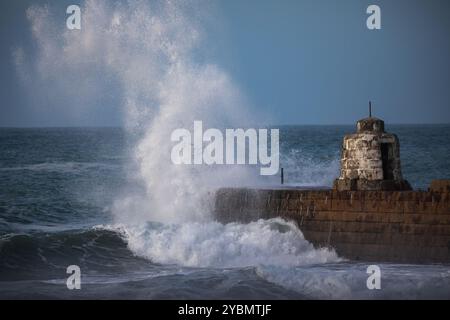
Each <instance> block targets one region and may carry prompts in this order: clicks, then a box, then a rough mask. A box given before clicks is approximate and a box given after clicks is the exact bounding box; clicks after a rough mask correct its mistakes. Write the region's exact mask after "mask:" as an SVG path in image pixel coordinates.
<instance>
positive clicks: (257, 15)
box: [0, 0, 450, 126]
mask: <svg viewBox="0 0 450 320" xmlns="http://www.w3.org/2000/svg"><path fill="white" fill-rule="evenodd" d="M212 2H213V4H214V6H215V7H214V9H211V15H212V16H214V18H213V19H212V21H217V24H214V22H211V21H209V23H210V25H209V26H208V27H207V28H206V30H207V40H206V42H205V44H204V45H205V51H208V55H209V59H210V60H211V61H212V62H214V63H215V64H217V65H219V66H220V67H221V68H222V69H224V70H225V71H226V72H227V73H228V74H229V75H230V76H231V77H232V79H233V81H234V83H235V84H236V85H237V86H238V87H239V88H240V90H241V91H242V92H243V93H244V94H245V96H246V98H247V100H248V101H249V105H250V108H252V109H253V111H254V112H258V111H261V112H262V113H267V114H270V122H271V123H273V124H350V123H354V122H355V120H357V119H359V118H361V117H364V116H366V115H367V104H368V100H369V99H370V100H372V101H373V105H374V114H375V115H376V116H379V117H381V118H383V119H384V120H385V121H387V122H389V123H449V122H450V90H449V83H450V58H449V57H450V34H449V33H450V2H449V1H446V0H414V1H407V0H396V1H364V0H345V1H344V0H341V1H338V0H320V1H318V0H315V1H314V0H307V1H305V0H292V1H291V0H281V1H275V0H224V1H212ZM34 3H40V4H42V3H48V4H49V6H59V7H61V8H62V9H61V10H63V11H64V6H65V5H66V4H72V3H75V4H76V3H77V1H28V0H23V1H2V2H1V4H0V38H1V51H0V70H1V75H0V81H1V84H2V85H1V86H0V96H1V97H2V104H1V106H0V126H83V125H102V126H103V125H111V126H118V125H121V124H122V123H121V115H120V111H119V110H120V106H113V107H111V108H110V109H109V110H108V112H93V111H91V112H90V113H89V116H86V117H76V118H71V117H70V115H67V114H65V113H64V112H63V111H61V112H58V111H56V112H55V110H58V109H57V108H56V109H47V110H52V111H48V114H45V113H44V114H43V113H42V110H41V109H39V108H35V106H34V105H33V104H34V103H36V104H38V103H42V102H39V101H33V99H29V98H27V96H28V94H29V92H27V89H26V88H25V87H24V86H23V85H21V83H20V80H19V78H18V77H17V74H16V73H17V72H16V70H15V67H14V64H13V59H12V57H11V56H12V51H13V49H14V48H16V47H17V46H21V47H24V48H25V49H27V50H28V51H30V52H33V50H35V48H34V45H33V40H32V38H31V35H30V26H29V23H28V21H27V19H26V18H25V10H26V9H27V8H28V7H29V6H30V5H31V4H34ZM78 3H79V2H78ZM370 4H377V5H379V6H380V8H381V14H382V17H381V19H382V20H381V21H382V22H381V24H382V29H381V30H375V31H371V30H368V29H367V27H366V19H367V17H368V15H367V14H366V8H367V6H368V5H370ZM64 20H65V16H64V15H62V17H61V22H62V24H63V23H64ZM28 90H29V88H28ZM99 103H102V102H99ZM108 103H109V104H115V103H116V104H120V101H119V100H117V101H115V100H114V99H110V100H109V101H108ZM36 110H41V111H36ZM99 110H103V109H102V108H100V107H99Z"/></svg>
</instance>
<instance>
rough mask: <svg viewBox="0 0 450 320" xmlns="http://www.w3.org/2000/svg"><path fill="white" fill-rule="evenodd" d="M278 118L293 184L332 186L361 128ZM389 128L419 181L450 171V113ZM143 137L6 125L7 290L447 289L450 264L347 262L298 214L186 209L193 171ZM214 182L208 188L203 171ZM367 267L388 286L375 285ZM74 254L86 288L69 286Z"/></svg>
mask: <svg viewBox="0 0 450 320" xmlns="http://www.w3.org/2000/svg"><path fill="white" fill-rule="evenodd" d="M279 128H280V154H281V156H280V166H281V167H283V168H284V172H285V182H286V184H287V185H290V186H295V185H298V186H303V187H304V186H315V187H317V186H321V187H331V185H332V182H333V179H335V178H336V177H337V176H338V173H339V157H340V150H341V142H342V137H343V136H344V134H347V133H352V132H354V131H355V128H354V126H281V127H279ZM387 130H388V131H389V132H392V133H396V134H397V135H398V137H399V139H400V145H401V159H402V169H403V175H404V177H405V178H406V179H407V180H408V181H409V182H410V183H411V185H412V186H413V188H414V189H422V190H426V189H427V188H428V186H429V183H430V182H431V180H433V179H449V178H450V125H391V126H387ZM137 139H138V138H136V137H133V135H132V134H130V133H129V132H127V130H125V129H122V128H0V299H449V298H450V265H446V264H427V265H415V264H392V263H384V262H382V261H380V262H378V263H377V262H373V261H372V262H364V261H358V262H354V261H349V260H346V259H344V258H343V257H339V256H338V255H337V254H336V253H335V252H334V251H333V250H330V249H324V248H322V249H321V248H314V247H313V245H312V244H310V243H308V242H307V241H306V240H305V239H304V237H303V235H302V233H301V231H300V230H298V229H297V227H296V226H295V224H293V223H292V222H290V221H285V220H282V219H271V220H259V221H254V222H252V223H249V224H240V223H230V224H221V223H219V222H217V221H215V220H214V216H213V214H212V212H208V210H209V211H213V208H212V206H209V207H208V206H203V207H202V208H203V209H202V210H201V211H202V212H201V213H200V212H190V211H196V210H197V209H196V208H197V207H198V208H200V207H199V206H194V205H192V204H193V202H195V201H198V197H197V198H196V197H186V196H185V194H184V193H183V192H182V189H180V188H177V186H179V185H181V184H182V182H185V181H184V180H183V181H178V180H177V179H178V177H180V179H181V180H182V179H189V177H192V175H186V174H184V172H181V171H180V172H179V174H178V173H177V171H175V174H173V171H171V172H170V174H168V175H165V174H164V172H162V173H161V172H157V171H161V170H160V169H159V167H157V168H152V167H150V168H148V167H146V166H145V162H146V159H148V158H147V157H142V156H140V155H141V154H142V150H141V149H142V144H140V148H141V149H139V148H136V145H139V143H136V140H137ZM168 141H170V140H169V139H168ZM153 147H154V149H153ZM150 149H151V152H153V154H154V155H155V156H156V155H158V152H159V151H158V148H157V146H151V148H150ZM151 152H150V154H152V153H151ZM153 158H154V157H153V156H152V157H151V158H150V159H153ZM177 170H178V169H177ZM181 170H185V169H181ZM197 170H198V169H197ZM257 172H258V171H257V170H254V171H251V172H250V173H249V175H252V174H255V175H257V174H258V173H257ZM258 179H261V177H258ZM258 179H255V181H251V182H250V180H244V181H237V185H241V186H245V182H246V181H248V184H252V185H254V184H258V183H268V184H271V185H274V186H277V185H278V186H279V176H274V177H272V178H271V180H270V181H265V182H264V181H262V182H261V181H258ZM147 180H151V182H149V181H147ZM209 180H211V181H215V182H216V183H215V184H214V187H208V190H207V191H208V192H207V193H204V194H200V193H202V192H203V190H204V188H198V189H197V188H196V187H195V183H198V185H199V186H200V185H202V186H204V185H205V183H206V182H205V181H209ZM221 181H222V180H219V181H217V176H215V175H214V172H213V171H211V172H209V171H208V172H207V173H206V174H203V175H202V176H201V180H199V181H194V182H193V183H191V184H190V185H191V186H192V185H194V187H193V188H191V189H193V190H191V189H190V190H188V191H186V193H188V194H194V195H195V194H200V197H199V198H202V199H204V200H207V201H205V202H207V203H212V202H213V197H214V191H215V190H216V189H217V188H218V187H220V182H221ZM223 181H225V180H223ZM191 182H192V181H191ZM217 182H219V183H217ZM182 185H184V184H182ZM160 186H162V187H164V188H163V189H158V188H159V187H160ZM208 186H209V185H208ZM223 186H226V185H225V183H224V185H223ZM152 190H163V192H162V191H161V192H156V195H157V197H155V194H152ZM136 194H138V195H139V196H135V195H136ZM163 195H165V196H164V199H163V200H164V201H161V198H162V196H163ZM211 199H212V200H211ZM208 201H209V202H208ZM155 204H157V205H155ZM179 208H185V209H186V210H181V209H179ZM205 208H206V209H205ZM198 210H200V209H198ZM166 212H167V215H170V219H164V215H165V213H166ZM370 265H377V266H379V268H380V271H381V276H380V288H379V289H369V288H368V286H367V281H368V278H369V276H370V274H368V273H367V269H368V267H369V266H370ZM69 266H78V267H79V270H80V278H81V282H80V288H79V289H76V288H75V289H69V288H68V286H67V283H68V279H69V278H70V277H71V275H72V274H71V273H70V272H69V273H68V267H69ZM69 280H70V279H69ZM69 282H70V281H69Z"/></svg>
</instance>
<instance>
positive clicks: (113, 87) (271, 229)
mask: <svg viewBox="0 0 450 320" xmlns="http://www.w3.org/2000/svg"><path fill="white" fill-rule="evenodd" d="M204 5H205V3H203V2H196V3H194V5H192V4H191V3H190V4H189V6H184V5H183V4H182V3H179V2H176V1H168V2H147V1H129V2H126V3H122V4H116V5H114V4H111V2H110V1H98V0H95V1H91V0H87V1H86V2H85V3H84V5H83V6H82V12H83V29H82V30H81V31H80V32H77V33H74V32H71V31H68V30H61V28H60V27H59V25H58V24H57V23H56V21H58V20H57V19H56V18H55V16H54V13H52V12H51V10H50V9H49V8H47V7H35V8H32V9H30V10H29V11H28V18H29V21H30V23H31V26H32V32H33V36H34V38H35V40H36V43H37V47H38V53H37V54H36V56H35V57H34V58H35V61H36V62H35V63H33V59H27V54H26V53H25V52H23V51H22V50H18V51H17V52H16V55H15V57H16V62H17V67H18V71H19V74H21V75H22V76H23V78H24V81H25V82H26V83H27V85H31V86H33V87H37V88H44V87H51V88H53V91H52V93H51V95H50V97H51V98H52V97H53V99H54V100H55V101H58V100H62V101H64V102H65V104H64V105H65V106H66V107H67V108H68V109H69V113H70V112H73V113H77V112H83V110H78V109H77V108H80V105H81V106H93V105H95V101H97V96H98V95H99V94H102V93H104V92H105V91H106V92H107V93H111V91H119V92H120V100H121V101H123V114H124V124H125V125H126V127H127V129H128V130H129V132H130V134H131V135H132V136H133V137H134V139H135V140H136V144H135V146H134V148H133V149H132V157H131V158H132V159H133V162H132V163H130V164H129V185H128V186H124V190H123V192H122V194H121V195H120V196H118V197H117V199H116V201H115V202H114V204H113V206H112V214H113V215H114V220H115V222H116V223H117V224H116V227H113V228H117V226H120V229H121V230H122V231H123V233H124V234H125V235H126V237H127V240H128V245H129V248H130V249H131V250H132V251H133V252H135V253H136V254H137V255H139V256H142V257H146V258H148V259H150V260H151V261H153V262H156V263H162V264H177V265H182V266H191V267H214V268H221V267H245V266H278V267H287V266H289V267H296V266H303V265H308V264H318V263H319V264H321V263H327V262H332V261H338V260H339V259H338V258H337V256H336V254H335V253H334V252H331V251H328V250H325V249H321V250H317V249H314V248H313V247H312V245H311V244H309V243H308V242H307V241H305V240H304V238H303V235H302V234H301V232H300V231H299V230H298V229H297V228H296V227H295V226H294V225H293V224H292V223H288V222H285V221H282V220H280V219H275V220H271V221H258V222H253V223H250V224H246V225H242V224H228V225H222V224H219V223H217V222H214V221H213V220H212V217H211V211H212V210H211V209H212V204H213V202H212V201H213V196H212V195H213V194H214V190H215V189H216V188H217V187H219V186H223V185H255V184H257V183H258V178H259V177H258V174H257V172H258V171H257V170H253V169H252V168H247V167H242V166H239V167H238V166H215V167H208V166H176V165H173V164H172V163H171V160H170V148H171V143H170V134H171V132H172V130H174V129H175V128H187V129H188V130H190V129H192V125H193V121H194V120H202V121H203V123H204V125H205V127H219V128H223V127H231V128H232V127H239V126H241V125H243V124H245V123H246V122H250V120H251V121H252V122H253V123H257V119H256V116H255V115H254V114H253V115H252V116H251V117H250V116H249V115H248V108H247V107H246V104H245V102H244V101H245V98H243V95H242V94H241V92H240V91H239V89H238V88H237V87H236V85H235V84H234V83H233V81H232V79H231V78H230V77H229V76H228V75H227V73H226V72H225V71H224V70H221V69H220V68H219V67H218V66H217V65H214V64H212V63H208V62H206V61H199V60H198V59H196V57H195V52H198V51H201V50H202V48H205V46H204V44H203V43H202V35H203V30H202V28H201V23H200V22H201V19H200V18H199V17H201V15H202V14H204V13H205V10H204V9H203V8H204ZM187 11H189V12H190V13H192V12H195V13H196V14H195V15H194V16H195V17H196V19H192V15H189V14H187ZM206 13H207V12H206ZM200 60H201V59H200ZM62 74H64V75H67V77H61V75H62ZM24 75H26V76H24ZM84 79H88V80H87V81H84ZM74 83H76V84H79V85H77V86H75V88H77V89H76V90H75V91H76V92H75V93H76V94H74V92H73V91H74ZM80 97H81V98H80ZM80 99H81V100H80ZM72 102H73V105H72V104H71V103H72ZM266 272H267V271H266ZM277 276H279V275H276V274H271V273H270V272H269V275H266V274H265V273H264V277H265V278H267V279H272V278H274V279H275V278H276V277H277ZM277 281H278V280H277Z"/></svg>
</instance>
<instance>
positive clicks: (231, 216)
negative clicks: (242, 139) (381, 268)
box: [215, 182, 450, 263]
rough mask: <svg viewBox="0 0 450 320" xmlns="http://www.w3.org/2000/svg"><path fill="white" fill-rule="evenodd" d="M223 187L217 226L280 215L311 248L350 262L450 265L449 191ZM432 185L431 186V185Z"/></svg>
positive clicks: (439, 188) (218, 200)
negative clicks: (325, 249) (331, 250)
mask: <svg viewBox="0 0 450 320" xmlns="http://www.w3.org/2000/svg"><path fill="white" fill-rule="evenodd" d="M434 185H435V186H436V190H437V191H434V189H431V190H430V191H335V190H302V189H294V188H285V189H283V188H280V189H252V188H224V189H220V190H218V191H217V193H216V199H215V216H216V219H217V220H219V221H220V222H223V223H229V222H243V223H247V222H250V221H254V220H258V219H270V218H275V217H281V218H284V219H286V220H291V221H294V222H295V223H296V224H297V226H298V228H299V229H300V230H301V231H302V233H303V235H304V237H305V239H306V240H308V241H309V242H311V243H313V244H314V246H315V247H331V248H334V249H335V250H336V252H337V253H338V255H340V256H341V257H344V258H347V259H351V260H361V261H377V262H383V261H384V262H400V263H448V262H450V193H449V192H447V191H446V188H445V187H443V186H445V185H447V184H446V183H441V182H435V183H434ZM432 187H433V183H432Z"/></svg>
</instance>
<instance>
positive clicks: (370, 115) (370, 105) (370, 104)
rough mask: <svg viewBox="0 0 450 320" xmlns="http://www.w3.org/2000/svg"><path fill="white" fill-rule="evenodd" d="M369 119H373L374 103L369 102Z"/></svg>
mask: <svg viewBox="0 0 450 320" xmlns="http://www.w3.org/2000/svg"><path fill="white" fill-rule="evenodd" d="M369 118H372V101H369Z"/></svg>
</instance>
